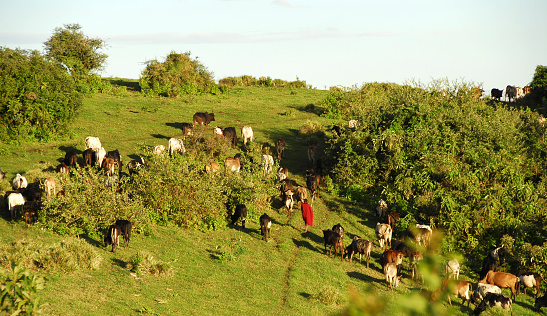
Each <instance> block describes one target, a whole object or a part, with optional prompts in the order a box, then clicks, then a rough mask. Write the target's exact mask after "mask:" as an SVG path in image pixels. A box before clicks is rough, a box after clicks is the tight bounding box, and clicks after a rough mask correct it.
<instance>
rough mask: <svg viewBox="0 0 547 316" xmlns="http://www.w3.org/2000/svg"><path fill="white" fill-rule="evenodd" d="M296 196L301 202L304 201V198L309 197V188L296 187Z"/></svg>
mask: <svg viewBox="0 0 547 316" xmlns="http://www.w3.org/2000/svg"><path fill="white" fill-rule="evenodd" d="M294 198H295V199H296V201H298V202H299V203H302V202H304V200H307V199H308V190H307V189H306V188H304V187H298V188H296V190H295V191H294Z"/></svg>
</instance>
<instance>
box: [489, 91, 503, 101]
mask: <svg viewBox="0 0 547 316" xmlns="http://www.w3.org/2000/svg"><path fill="white" fill-rule="evenodd" d="M490 95H491V96H492V98H493V99H497V100H498V101H500V99H501V97H503V90H500V89H496V88H493V89H492V90H491V91H490Z"/></svg>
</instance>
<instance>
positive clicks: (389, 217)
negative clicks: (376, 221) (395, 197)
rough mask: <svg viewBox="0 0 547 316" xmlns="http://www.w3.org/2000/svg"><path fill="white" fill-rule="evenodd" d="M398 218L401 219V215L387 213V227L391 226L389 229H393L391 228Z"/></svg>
mask: <svg viewBox="0 0 547 316" xmlns="http://www.w3.org/2000/svg"><path fill="white" fill-rule="evenodd" d="M399 218H401V214H399V213H395V212H389V214H388V215H387V223H388V224H389V226H391V229H393V226H395V222H397V220H398V219H399Z"/></svg>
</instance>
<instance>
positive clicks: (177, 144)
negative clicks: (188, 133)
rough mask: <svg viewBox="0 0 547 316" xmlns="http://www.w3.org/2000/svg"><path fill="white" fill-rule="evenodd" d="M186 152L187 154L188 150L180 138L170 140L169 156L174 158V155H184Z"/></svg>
mask: <svg viewBox="0 0 547 316" xmlns="http://www.w3.org/2000/svg"><path fill="white" fill-rule="evenodd" d="M185 152H186V148H184V144H183V143H182V139H180V138H170V139H169V156H173V153H181V154H184V153H185Z"/></svg>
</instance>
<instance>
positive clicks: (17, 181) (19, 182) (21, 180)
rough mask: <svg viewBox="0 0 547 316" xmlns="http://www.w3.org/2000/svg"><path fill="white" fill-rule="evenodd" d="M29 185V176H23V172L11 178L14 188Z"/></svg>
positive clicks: (20, 188)
mask: <svg viewBox="0 0 547 316" xmlns="http://www.w3.org/2000/svg"><path fill="white" fill-rule="evenodd" d="M27 186H28V181H27V178H25V177H23V176H22V175H21V174H19V173H18V174H16V175H15V177H14V178H13V180H11V187H12V188H13V189H14V190H17V191H18V190H23V189H26V188H27Z"/></svg>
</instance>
